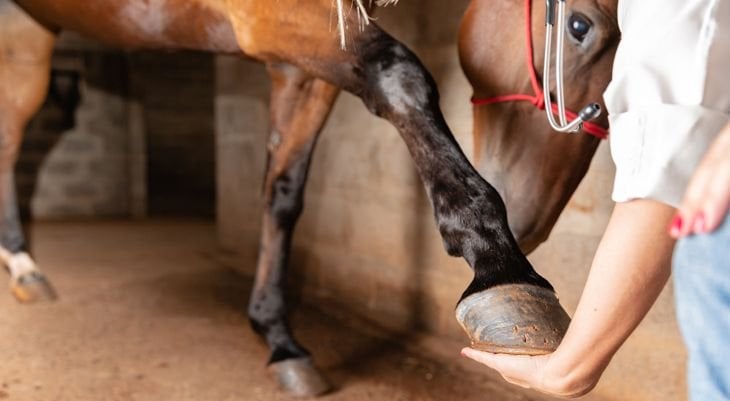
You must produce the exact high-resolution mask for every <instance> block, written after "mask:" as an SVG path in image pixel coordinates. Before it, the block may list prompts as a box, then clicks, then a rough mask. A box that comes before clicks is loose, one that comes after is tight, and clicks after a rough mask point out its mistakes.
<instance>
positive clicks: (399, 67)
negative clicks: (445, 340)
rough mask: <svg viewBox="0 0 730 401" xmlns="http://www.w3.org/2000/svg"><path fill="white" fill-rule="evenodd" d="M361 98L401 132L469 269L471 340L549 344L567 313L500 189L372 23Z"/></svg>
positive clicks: (489, 345)
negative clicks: (519, 236) (515, 229)
mask: <svg viewBox="0 0 730 401" xmlns="http://www.w3.org/2000/svg"><path fill="white" fill-rule="evenodd" d="M356 43H357V47H356V48H355V49H356V51H357V53H356V54H357V56H358V60H359V62H358V67H359V68H357V69H356V70H357V71H360V72H361V75H362V76H363V77H364V78H365V79H364V81H365V83H366V85H364V86H361V87H359V88H356V91H357V92H356V93H359V94H360V95H361V97H362V98H363V100H364V101H365V104H366V105H367V106H368V108H370V110H372V111H373V112H375V113H376V114H378V115H379V116H381V117H384V118H386V119H388V120H389V121H391V122H392V123H393V124H394V125H395V126H396V127H397V128H398V129H399V131H400V134H401V136H402V137H403V139H404V140H405V142H406V144H407V146H408V149H409V151H410V153H411V155H412V157H413V160H414V162H415V164H416V168H417V170H418V173H419V175H420V178H421V181H422V182H423V184H424V186H425V188H426V190H427V192H428V195H429V197H430V199H431V202H432V206H433V211H434V216H435V218H436V222H437V224H438V228H439V231H440V233H441V236H442V238H443V242H444V246H445V248H446V250H447V252H448V253H449V254H450V255H452V256H461V257H463V258H464V259H466V261H467V262H468V263H469V265H470V266H471V267H472V268H473V270H474V280H473V281H472V282H471V284H470V285H469V286H468V287H467V289H466V290H465V291H464V294H463V296H462V299H461V300H460V303H459V305H458V308H457V319H458V320H459V322H460V323H461V324H462V326H463V327H464V329H465V331H466V332H467V334H469V336H470V338H471V340H472V342H473V345H474V346H475V347H477V348H481V349H483V350H488V351H492V352H503V353H518V354H540V353H546V352H551V351H553V350H554V349H555V348H556V347H557V346H558V344H559V342H560V340H561V339H562V336H563V334H564V333H565V330H567V326H568V323H569V320H570V319H569V317H568V315H567V314H566V313H565V311H564V310H563V309H562V307H561V306H560V304H559V302H558V300H557V298H556V297H555V295H554V292H553V289H552V287H551V285H550V284H549V283H548V282H547V280H545V279H544V278H543V277H541V276H540V275H539V274H537V272H535V270H534V269H533V267H532V266H531V265H530V262H529V261H528V260H527V258H526V257H525V256H524V254H523V253H522V252H521V250H520V248H519V246H518V244H517V241H516V240H515V239H514V237H513V236H512V234H511V232H510V229H509V225H508V224H507V213H506V209H505V206H504V204H503V202H502V199H501V198H500V196H499V194H498V193H497V191H496V190H495V189H494V188H493V187H492V186H491V185H489V183H487V182H486V181H485V180H484V179H483V178H482V177H481V176H480V175H479V174H478V173H477V172H476V170H475V169H474V168H473V167H472V165H471V164H470V163H469V162H468V160H467V159H466V157H465V156H464V154H463V153H462V151H461V149H460V147H459V146H458V144H457V143H456V141H455V139H454V137H453V136H452V134H451V132H450V131H449V128H448V126H447V124H446V122H445V121H444V118H443V116H442V114H441V111H440V108H439V95H438V91H437V89H436V85H435V83H434V81H433V79H432V78H431V76H430V74H429V73H428V72H427V71H426V70H425V68H424V67H423V66H422V65H421V63H420V62H419V61H418V59H417V58H416V57H415V55H413V53H411V52H410V51H408V49H406V48H405V47H404V46H403V45H402V44H400V43H398V42H397V41H395V40H394V39H392V38H390V37H389V36H388V35H386V34H384V33H382V32H379V31H378V30H377V29H375V28H372V29H369V30H368V31H366V32H365V33H364V34H363V35H361V36H360V37H359V38H358V42H356Z"/></svg>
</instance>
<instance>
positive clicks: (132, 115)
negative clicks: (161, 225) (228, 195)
mask: <svg viewBox="0 0 730 401" xmlns="http://www.w3.org/2000/svg"><path fill="white" fill-rule="evenodd" d="M53 65H54V73H55V74H58V75H61V78H63V81H58V80H54V81H53V82H55V83H60V84H64V85H61V87H60V89H58V90H56V91H55V92H56V93H55V95H58V92H60V93H61V95H60V96H54V87H55V86H54V85H52V89H51V91H50V94H49V96H48V99H47V100H46V102H45V104H44V105H43V107H42V108H41V110H40V111H39V112H38V113H37V115H36V116H35V117H34V118H33V119H32V121H31V122H30V123H29V125H28V128H27V130H26V135H25V138H24V142H23V147H22V150H21V155H20V159H19V161H18V164H17V168H16V180H17V182H18V186H19V197H20V204H21V210H22V211H23V213H24V214H25V215H28V214H29V213H30V214H32V216H33V218H35V219H68V218H89V217H124V216H136V217H141V216H145V215H174V216H199V217H212V216H213V214H214V210H215V178H214V164H215V162H214V158H215V152H214V142H215V141H214V128H213V123H214V118H213V112H214V110H213V105H214V69H213V66H214V64H213V56H212V55H209V54H200V53H175V54H162V53H122V52H117V51H113V50H110V49H106V48H103V47H101V46H99V45H97V44H94V43H93V42H89V41H86V40H84V39H83V38H79V37H76V36H70V37H66V36H62V39H61V41H60V43H59V46H58V49H57V51H56V53H55V55H54V62H53ZM74 78H77V79H78V81H77V82H76V81H73V79H74ZM70 81H73V82H70ZM76 84H77V85H78V94H79V95H80V97H79V100H80V101H79V103H78V105H77V107H76V108H73V107H72V106H71V109H70V111H69V110H65V107H67V106H69V100H70V98H69V96H68V95H69V94H70V93H71V92H70V91H69V88H71V87H72V86H73V85H76ZM71 103H72V102H71ZM69 117H72V118H73V120H75V121H74V122H75V124H74V125H73V127H71V128H69V127H68V126H67V123H68V118H69Z"/></svg>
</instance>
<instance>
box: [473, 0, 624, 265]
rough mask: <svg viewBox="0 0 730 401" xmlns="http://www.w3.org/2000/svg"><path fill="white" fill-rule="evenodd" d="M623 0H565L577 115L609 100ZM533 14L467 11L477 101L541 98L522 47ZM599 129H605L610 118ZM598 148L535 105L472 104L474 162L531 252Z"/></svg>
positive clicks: (537, 14) (500, 5)
mask: <svg viewBox="0 0 730 401" xmlns="http://www.w3.org/2000/svg"><path fill="white" fill-rule="evenodd" d="M533 3H534V4H532V6H531V10H532V12H531V15H532V21H531V24H530V25H531V32H532V38H533V46H534V50H533V57H534V64H535V65H534V68H535V69H536V70H537V78H538V82H539V81H540V80H541V77H542V72H541V71H542V66H543V59H544V55H543V51H544V39H545V36H544V35H545V26H544V21H545V6H544V4H545V3H544V1H534V2H533ZM616 3H617V0H572V1H570V0H569V1H568V7H567V12H566V17H567V18H568V23H567V24H566V25H567V32H566V41H565V58H564V60H565V82H566V88H565V97H566V105H567V107H568V108H569V109H572V110H576V111H577V110H579V109H580V108H582V107H583V106H584V105H586V104H587V103H590V102H599V103H601V104H603V102H602V93H603V91H604V89H605V88H606V86H607V85H608V82H609V81H610V78H611V65H612V63H613V57H614V53H615V51H616V46H617V45H618V41H619V37H620V33H619V30H618V26H617V22H616ZM526 8H527V7H526V3H525V1H520V0H510V1H481V0H473V1H472V2H471V4H470V5H469V8H468V9H467V11H466V14H465V15H464V20H463V22H462V26H461V30H460V34H459V53H460V58H461V63H462V67H463V69H464V72H465V74H466V76H467V78H468V79H469V81H470V82H471V84H472V86H473V87H474V96H475V98H490V97H494V96H500V95H507V94H519V93H522V94H534V91H533V89H532V85H531V80H530V74H529V72H528V71H529V70H528V67H529V66H528V65H527V56H526V51H525V49H526V40H525V38H526V25H527V20H526V18H525V14H526ZM553 71H554V69H553ZM551 82H555V79H551ZM552 89H554V88H552ZM553 98H554V96H553ZM595 123H597V124H599V125H601V126H603V127H606V126H607V118H606V115H605V113H604V115H602V116H601V117H600V118H599V119H598V120H597V121H595ZM599 142H600V140H599V139H597V138H596V137H593V136H589V135H587V134H585V133H574V134H561V133H557V132H554V131H552V130H551V129H550V127H549V125H548V123H547V120H546V117H545V112H544V110H540V109H538V108H537V107H535V106H534V105H533V104H530V103H529V102H525V101H518V102H508V103H496V104H488V105H476V106H475V107H474V158H473V160H474V164H475V165H476V167H477V169H478V170H479V172H480V173H481V174H482V175H483V176H484V178H485V179H487V181H489V182H490V183H491V184H492V185H494V186H495V187H496V188H497V190H498V191H499V192H500V194H501V195H502V197H503V198H504V201H505V203H506V205H507V211H508V217H509V223H510V227H511V229H512V232H513V233H514V235H515V236H516V238H517V239H518V241H519V243H520V246H521V247H522V249H523V250H524V251H526V252H529V251H532V250H533V249H534V248H535V247H537V245H539V244H540V243H541V242H543V241H544V240H546V239H547V237H548V234H549V233H550V230H551V229H552V227H553V225H554V224H555V222H556V220H557V218H558V216H559V215H560V212H561V211H562V210H563V208H564V207H565V205H566V203H567V202H568V200H569V198H570V196H571V195H572V194H573V192H574V191H575V189H576V187H577V186H578V183H579V182H580V180H581V179H582V178H583V176H584V175H585V173H586V171H587V170H588V167H589V165H590V161H591V158H592V157H593V154H594V153H595V151H596V148H597V147H598V144H599Z"/></svg>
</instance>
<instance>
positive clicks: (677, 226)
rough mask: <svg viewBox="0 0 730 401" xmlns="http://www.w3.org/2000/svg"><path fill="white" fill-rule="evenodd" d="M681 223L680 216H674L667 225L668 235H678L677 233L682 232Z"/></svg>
mask: <svg viewBox="0 0 730 401" xmlns="http://www.w3.org/2000/svg"><path fill="white" fill-rule="evenodd" d="M682 223H683V222H682V216H680V215H676V216H674V218H673V219H672V223H671V224H670V225H669V235H671V236H672V237H679V233H680V232H682Z"/></svg>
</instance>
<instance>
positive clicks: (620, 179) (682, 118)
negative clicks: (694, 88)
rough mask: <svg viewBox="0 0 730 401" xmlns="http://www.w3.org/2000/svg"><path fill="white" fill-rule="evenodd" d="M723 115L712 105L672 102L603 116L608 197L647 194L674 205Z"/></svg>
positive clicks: (642, 196) (625, 198) (721, 123)
mask: <svg viewBox="0 0 730 401" xmlns="http://www.w3.org/2000/svg"><path fill="white" fill-rule="evenodd" d="M728 121H730V116H728V115H727V114H726V113H723V112H720V111H717V110H713V109H708V108H705V107H702V106H684V105H672V104H659V105H652V106H651V107H646V108H643V109H639V110H632V111H628V112H624V113H619V114H616V115H612V116H609V122H610V127H611V137H610V141H611V156H612V157H613V160H614V163H615V164H616V178H615V181H614V187H613V195H612V197H613V200H614V201H616V202H626V201H629V200H632V199H653V200H656V201H659V202H663V203H666V204H668V205H670V206H674V207H678V206H679V205H680V203H681V201H682V198H683V196H684V191H685V189H686V187H687V183H688V182H689V179H690V178H691V176H692V173H693V172H694V170H695V168H696V167H697V164H698V163H699V162H700V160H701V159H702V156H703V155H704V154H705V152H706V151H707V148H708V147H709V146H710V144H711V143H712V140H713V139H714V138H715V136H717V134H718V133H719V132H720V130H721V129H722V128H723V127H724V126H725V124H727V123H728Z"/></svg>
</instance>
